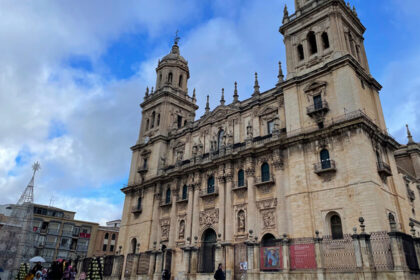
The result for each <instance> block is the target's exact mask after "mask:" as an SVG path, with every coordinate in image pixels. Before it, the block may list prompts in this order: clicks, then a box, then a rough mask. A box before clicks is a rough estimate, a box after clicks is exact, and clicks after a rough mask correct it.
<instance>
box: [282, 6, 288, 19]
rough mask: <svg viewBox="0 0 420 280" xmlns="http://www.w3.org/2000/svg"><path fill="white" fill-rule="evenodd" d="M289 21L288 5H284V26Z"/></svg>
mask: <svg viewBox="0 0 420 280" xmlns="http://www.w3.org/2000/svg"><path fill="white" fill-rule="evenodd" d="M288 21H289V11H288V10H287V5H284V10H283V24H285V23H286V22H288Z"/></svg>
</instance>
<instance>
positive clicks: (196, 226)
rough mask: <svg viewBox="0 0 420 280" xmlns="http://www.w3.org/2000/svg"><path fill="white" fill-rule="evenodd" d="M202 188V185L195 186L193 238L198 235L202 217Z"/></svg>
mask: <svg viewBox="0 0 420 280" xmlns="http://www.w3.org/2000/svg"><path fill="white" fill-rule="evenodd" d="M200 188H201V185H199V184H197V185H196V186H195V188H194V205H193V217H192V237H191V239H193V238H195V237H196V236H197V237H198V231H199V227H200V222H199V217H200V208H199V201H198V200H199V199H200Z"/></svg>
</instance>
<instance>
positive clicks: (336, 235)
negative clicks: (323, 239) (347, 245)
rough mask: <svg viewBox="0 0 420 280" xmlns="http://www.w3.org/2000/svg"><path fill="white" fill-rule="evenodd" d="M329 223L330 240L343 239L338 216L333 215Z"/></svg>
mask: <svg viewBox="0 0 420 280" xmlns="http://www.w3.org/2000/svg"><path fill="white" fill-rule="evenodd" d="M330 223H331V237H332V239H343V227H342V225H341V218H340V216H338V214H334V215H332V216H331V219H330Z"/></svg>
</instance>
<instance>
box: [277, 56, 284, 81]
mask: <svg viewBox="0 0 420 280" xmlns="http://www.w3.org/2000/svg"><path fill="white" fill-rule="evenodd" d="M277 78H279V81H278V83H277V84H280V83H282V82H284V75H283V69H281V61H279V75H278V76H277Z"/></svg>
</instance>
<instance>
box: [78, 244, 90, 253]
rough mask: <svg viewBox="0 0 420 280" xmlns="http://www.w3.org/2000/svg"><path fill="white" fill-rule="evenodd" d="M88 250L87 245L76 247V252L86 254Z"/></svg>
mask: <svg viewBox="0 0 420 280" xmlns="http://www.w3.org/2000/svg"><path fill="white" fill-rule="evenodd" d="M87 250H88V246H87V245H77V247H76V251H81V252H86V251H87Z"/></svg>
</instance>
